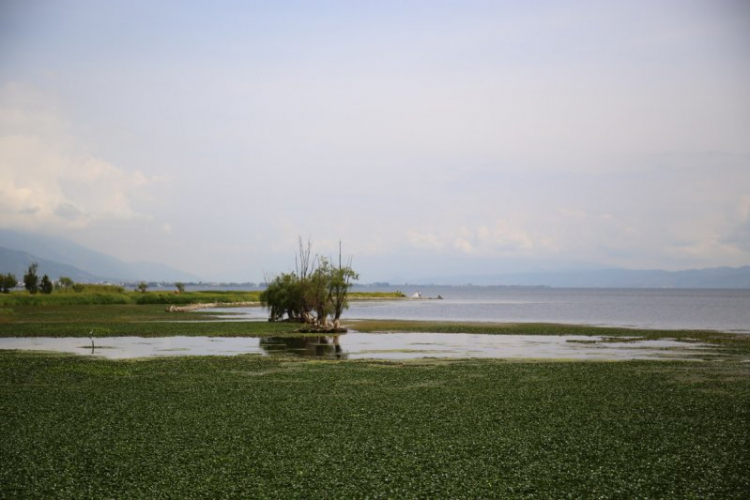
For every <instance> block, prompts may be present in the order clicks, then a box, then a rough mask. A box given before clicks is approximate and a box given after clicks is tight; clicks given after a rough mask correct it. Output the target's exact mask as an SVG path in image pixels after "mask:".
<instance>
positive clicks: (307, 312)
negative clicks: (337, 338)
mask: <svg viewBox="0 0 750 500" xmlns="http://www.w3.org/2000/svg"><path fill="white" fill-rule="evenodd" d="M310 255H311V244H310V243H309V242H308V243H307V246H305V245H304V244H303V243H302V240H301V239H300V246H299V254H298V256H297V266H296V271H295V272H293V273H284V274H280V275H278V276H276V277H275V278H274V279H273V280H271V281H270V282H268V280H266V281H267V282H268V284H267V286H266V289H265V290H264V291H263V292H261V294H260V301H261V304H262V305H263V306H264V307H266V308H267V309H268V310H269V317H268V319H269V321H279V320H283V319H284V317H285V316H286V318H287V319H288V320H289V321H299V322H304V323H316V324H317V326H318V327H321V328H326V327H328V326H329V325H330V323H329V316H330V317H332V318H333V326H334V328H340V319H341V314H342V313H343V311H344V310H345V309H347V308H348V307H349V302H348V294H349V290H350V288H351V286H352V281H353V280H356V279H358V278H359V276H358V275H357V273H356V272H354V270H353V269H352V267H351V259H350V261H349V264H347V265H343V264H342V261H341V250H340V248H339V261H338V265H334V264H332V263H331V261H330V260H329V259H327V258H325V257H319V256H316V257H315V258H314V260H313V259H312V258H311V257H310ZM312 313H315V316H314V317H313V315H312Z"/></svg>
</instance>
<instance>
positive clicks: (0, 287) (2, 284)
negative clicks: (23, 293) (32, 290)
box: [0, 273, 18, 293]
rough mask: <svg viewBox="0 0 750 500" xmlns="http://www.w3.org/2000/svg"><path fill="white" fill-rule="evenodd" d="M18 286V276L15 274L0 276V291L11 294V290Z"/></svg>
mask: <svg viewBox="0 0 750 500" xmlns="http://www.w3.org/2000/svg"><path fill="white" fill-rule="evenodd" d="M17 284H18V280H17V279H16V275H15V274H13V273H8V274H3V275H0V291H2V293H10V290H11V289H12V288H14V287H15V286H16V285H17Z"/></svg>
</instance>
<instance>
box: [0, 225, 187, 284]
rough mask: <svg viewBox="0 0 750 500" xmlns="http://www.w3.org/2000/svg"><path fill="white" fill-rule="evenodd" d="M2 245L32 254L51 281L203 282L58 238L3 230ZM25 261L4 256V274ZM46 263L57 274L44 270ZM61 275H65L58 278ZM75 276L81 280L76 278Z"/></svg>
mask: <svg viewBox="0 0 750 500" xmlns="http://www.w3.org/2000/svg"><path fill="white" fill-rule="evenodd" d="M0 246H1V247H4V248H6V249H8V250H14V251H16V252H20V253H26V254H28V255H29V256H31V257H32V258H33V259H34V261H36V262H39V267H40V270H39V272H40V273H42V274H45V273H46V274H49V275H50V277H51V278H58V277H59V276H60V275H62V276H69V277H71V278H73V279H74V280H76V279H78V280H79V281H139V280H146V281H200V277H198V276H196V275H194V274H191V273H187V272H185V271H181V270H179V269H175V268H172V267H170V266H167V265H164V264H160V263H152V262H123V261H121V260H119V259H117V258H115V257H112V256H111V255H107V254H104V253H101V252H97V251H95V250H91V249H90V248H86V247H84V246H83V245H79V244H77V243H74V242H72V241H70V240H67V239H65V238H61V237H56V236H48V235H39V234H32V233H25V232H21V231H13V230H9V229H0ZM3 255H4V256H3ZM6 258H7V259H8V261H7V262H6V260H5V259H6ZM24 258H25V257H22V256H20V255H18V254H10V253H6V254H0V272H14V271H11V267H12V266H17V262H19V259H24ZM43 262H44V263H45V266H49V269H54V271H51V272H50V271H46V270H44V269H45V266H43V265H42V263H43ZM66 266H67V267H66ZM26 267H28V264H27V265H26ZM6 268H7V269H8V270H7V271H6V270H5V269H6ZM13 268H14V269H15V267H13ZM23 271H24V272H25V271H26V269H24V270H23ZM63 271H65V272H63ZM58 272H59V273H61V274H59V275H58V274H57V273H58ZM66 272H67V273H69V274H66ZM73 274H76V275H78V276H80V277H79V278H75V277H74V276H73ZM21 275H23V273H21ZM86 276H88V277H86Z"/></svg>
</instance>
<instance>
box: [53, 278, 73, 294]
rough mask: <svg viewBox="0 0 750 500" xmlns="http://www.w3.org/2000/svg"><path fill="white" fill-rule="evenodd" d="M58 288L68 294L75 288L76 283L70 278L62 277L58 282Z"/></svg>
mask: <svg viewBox="0 0 750 500" xmlns="http://www.w3.org/2000/svg"><path fill="white" fill-rule="evenodd" d="M57 284H58V287H59V288H60V290H62V291H64V292H67V291H68V290H70V289H71V288H73V285H75V282H74V281H73V280H72V279H70V278H68V277H67V276H60V279H59V280H57Z"/></svg>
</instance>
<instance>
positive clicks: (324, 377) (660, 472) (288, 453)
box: [0, 352, 750, 498]
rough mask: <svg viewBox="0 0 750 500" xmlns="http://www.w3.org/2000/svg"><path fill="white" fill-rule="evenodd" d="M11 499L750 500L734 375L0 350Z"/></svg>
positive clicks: (747, 380)
mask: <svg viewBox="0 0 750 500" xmlns="http://www.w3.org/2000/svg"><path fill="white" fill-rule="evenodd" d="M0 401H2V404H1V405H0V463H3V464H4V465H3V467H2V468H0V496H3V497H24V498H28V497H36V498H105V497H116V498H226V497H243V496H244V497H252V498H258V497H276V498H290V497H292V498H293V497H306V498H316V497H336V498H362V497H370V498H389V497H390V498H394V497H410V498H414V497H431V498H436V497H451V498H477V497H512V498H531V497H535V498H562V497H573V498H593V497H599V498H601V497H610V498H611V497H618V498H634V497H642V498H647V497H651V498H747V492H748V491H750V454H749V453H748V449H750V366H749V365H747V364H740V363H722V362H715V363H701V364H700V365H699V366H696V365H695V364H693V363H672V362H662V363H648V362H620V363H508V362H460V363H443V362H431V363H409V364H403V365H398V364H381V363H365V362H343V363H341V362H339V363H336V362H303V361H291V360H279V359H276V358H274V359H269V358H263V357H257V356H240V357H233V358H172V359H158V360H151V361H138V362H113V361H102V360H96V359H89V358H79V357H73V356H61V355H58V356H48V355H40V354H25V353H12V352H0Z"/></svg>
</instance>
